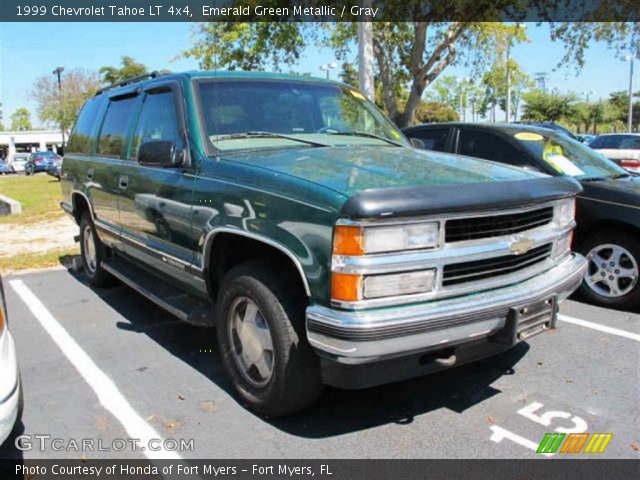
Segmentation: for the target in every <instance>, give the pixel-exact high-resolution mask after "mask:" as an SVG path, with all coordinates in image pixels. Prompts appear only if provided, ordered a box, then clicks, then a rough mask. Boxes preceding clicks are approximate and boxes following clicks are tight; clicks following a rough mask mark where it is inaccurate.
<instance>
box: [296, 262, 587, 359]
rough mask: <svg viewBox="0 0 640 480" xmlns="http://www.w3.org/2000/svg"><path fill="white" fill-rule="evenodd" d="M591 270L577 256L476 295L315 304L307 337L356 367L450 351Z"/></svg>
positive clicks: (564, 293) (560, 295) (558, 296)
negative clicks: (403, 302) (399, 302)
mask: <svg viewBox="0 0 640 480" xmlns="http://www.w3.org/2000/svg"><path fill="white" fill-rule="evenodd" d="M586 271H587V262H586V260H585V259H584V258H583V257H582V256H580V255H578V254H575V253H573V254H570V255H568V256H567V257H566V258H565V259H563V260H562V261H561V262H560V263H559V264H558V265H556V266H554V267H553V268H551V269H549V270H547V271H545V272H543V273H542V274H539V275H536V276H535V277H532V278H530V279H528V280H526V281H522V282H519V283H517V284H515V285H511V286H508V287H503V288H496V289H493V290H488V291H483V292H479V293H476V294H471V295H464V296H460V297H455V298H449V299H443V300H437V301H431V302H426V303H421V304H418V305H411V306H402V307H388V308H378V309H371V310H362V311H347V310H344V311H343V310H335V309H331V308H326V307H322V306H317V305H313V306H310V307H308V308H307V336H308V339H309V343H310V344H311V346H312V347H313V348H315V349H316V350H317V351H318V352H320V353H322V354H325V355H328V356H329V357H330V358H331V359H332V360H334V361H336V362H338V363H342V364H351V365H357V364H365V363H372V362H377V361H381V360H384V359H388V358H393V357H399V356H403V355H409V354H412V353H415V352H428V351H431V350H438V349H445V348H448V347H451V346H455V345H458V344H462V343H466V342H470V341H474V340H479V339H483V338H487V337H490V336H492V335H494V334H496V333H497V332H499V331H500V330H501V329H503V328H504V327H505V325H506V322H507V318H508V316H509V312H510V311H511V310H512V309H514V308H518V307H522V306H525V305H528V304H531V303H533V302H537V301H542V300H546V299H549V298H554V299H555V301H556V302H560V301H562V300H564V299H565V298H567V297H568V296H569V295H570V294H571V293H572V292H573V291H574V290H575V289H576V288H578V286H580V283H581V282H582V279H583V277H584V275H585V273H586Z"/></svg>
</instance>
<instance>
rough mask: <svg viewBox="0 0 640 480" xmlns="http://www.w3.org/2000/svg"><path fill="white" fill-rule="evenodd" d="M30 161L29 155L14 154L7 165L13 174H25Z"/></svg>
mask: <svg viewBox="0 0 640 480" xmlns="http://www.w3.org/2000/svg"><path fill="white" fill-rule="evenodd" d="M28 159H29V154H28V153H14V154H13V155H11V156H10V157H9V159H8V160H7V165H9V167H10V168H11V170H12V171H13V173H20V172H24V169H25V165H26V164H27V160H28Z"/></svg>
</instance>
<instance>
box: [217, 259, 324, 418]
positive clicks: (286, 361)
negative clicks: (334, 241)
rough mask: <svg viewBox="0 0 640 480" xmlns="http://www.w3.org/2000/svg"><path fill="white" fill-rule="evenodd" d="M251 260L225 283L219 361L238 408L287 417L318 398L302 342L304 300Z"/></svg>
mask: <svg viewBox="0 0 640 480" xmlns="http://www.w3.org/2000/svg"><path fill="white" fill-rule="evenodd" d="M275 271H276V270H275V268H274V267H271V266H270V265H269V264H267V263H264V262H260V261H250V262H246V263H244V264H241V265H239V266H237V267H234V268H233V269H231V270H230V271H229V272H228V273H227V274H226V275H225V277H224V278H223V281H222V285H221V289H220V292H219V294H218V302H217V316H216V322H217V336H218V346H219V349H220V354H221V357H222V361H223V364H224V367H225V370H226V371H227V373H228V375H229V376H230V378H231V381H232V383H233V386H234V388H235V390H236V392H237V394H238V396H239V397H240V399H241V401H242V403H244V404H245V405H247V406H248V407H249V408H250V409H252V410H254V411H256V412H258V413H260V414H263V415H266V416H269V417H277V416H282V415H289V414H291V413H294V412H296V411H299V410H302V409H304V408H306V407H308V406H310V405H311V404H313V403H314V402H315V401H316V400H317V398H318V397H319V396H320V394H321V393H322V383H321V378H320V364H319V359H318V357H317V356H316V355H315V354H314V353H313V351H312V350H311V347H310V346H309V344H308V343H307V340H306V332H305V328H304V312H305V301H304V300H306V297H305V295H304V292H300V291H299V289H298V288H296V287H295V286H294V285H290V284H289V283H288V282H286V281H284V280H283V279H282V278H281V276H279V275H278V274H276V273H275Z"/></svg>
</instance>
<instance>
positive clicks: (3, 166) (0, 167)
mask: <svg viewBox="0 0 640 480" xmlns="http://www.w3.org/2000/svg"><path fill="white" fill-rule="evenodd" d="M7 173H13V170H12V169H11V165H9V164H8V163H7V162H5V161H4V160H2V159H0V175H6V174H7Z"/></svg>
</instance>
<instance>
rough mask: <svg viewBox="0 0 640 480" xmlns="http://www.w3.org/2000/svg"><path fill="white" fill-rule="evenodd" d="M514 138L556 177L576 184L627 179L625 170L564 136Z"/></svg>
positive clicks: (530, 135) (540, 134)
mask: <svg viewBox="0 0 640 480" xmlns="http://www.w3.org/2000/svg"><path fill="white" fill-rule="evenodd" d="M515 137H516V138H517V139H518V140H520V142H521V143H522V144H523V145H524V146H525V147H526V148H527V149H528V150H529V151H531V152H532V153H533V154H534V155H535V156H536V157H537V158H541V159H542V160H543V161H544V162H546V163H547V164H549V165H550V166H551V168H553V169H554V170H555V171H557V172H558V173H561V174H564V175H570V176H572V177H576V178H578V179H580V180H586V179H594V178H613V177H618V176H627V175H628V172H627V171H626V170H624V169H623V168H621V167H619V166H618V165H616V164H615V163H613V162H612V161H611V160H609V159H608V158H606V157H604V156H603V155H602V154H600V153H598V152H596V151H594V150H592V148H591V147H588V146H586V145H583V144H582V143H580V142H578V141H576V140H572V139H570V138H568V137H566V136H564V135H558V134H553V133H550V134H546V133H539V132H535V133H532V132H519V133H516V134H515Z"/></svg>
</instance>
